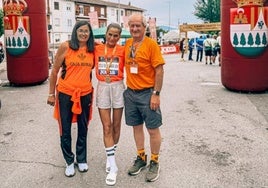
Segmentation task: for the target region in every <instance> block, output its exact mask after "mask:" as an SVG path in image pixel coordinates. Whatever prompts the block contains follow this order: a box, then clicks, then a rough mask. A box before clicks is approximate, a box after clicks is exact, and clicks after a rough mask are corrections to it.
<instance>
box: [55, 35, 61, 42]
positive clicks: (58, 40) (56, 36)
mask: <svg viewBox="0 0 268 188" xmlns="http://www.w3.org/2000/svg"><path fill="white" fill-rule="evenodd" d="M54 36H55V42H60V34H58V33H56V34H55V35H54Z"/></svg>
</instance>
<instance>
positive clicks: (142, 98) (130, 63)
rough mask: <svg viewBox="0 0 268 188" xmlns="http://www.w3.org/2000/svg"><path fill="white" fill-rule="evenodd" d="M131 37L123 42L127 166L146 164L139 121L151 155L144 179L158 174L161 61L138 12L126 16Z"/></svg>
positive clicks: (134, 169) (137, 167)
mask: <svg viewBox="0 0 268 188" xmlns="http://www.w3.org/2000/svg"><path fill="white" fill-rule="evenodd" d="M128 24H129V28H130V33H131V35H132V38H131V39H129V40H128V41H127V42H126V45H125V50H126V52H125V54H126V55H125V60H126V62H125V70H126V75H127V77H126V78H127V80H126V84H127V89H126V90H125V92H124V102H125V120H126V124H127V125H129V126H132V127H133V133H134V140H135V143H136V149H137V159H136V160H135V161H134V165H133V166H131V167H130V169H129V170H128V174H129V175H137V174H139V172H140V171H141V170H142V169H144V168H145V167H146V165H147V155H146V154H145V146H144V144H145V143H144V141H145V136H144V131H143V124H144V123H145V126H146V128H147V131H148V133H149V136H150V148H151V159H150V165H149V170H148V172H147V173H146V181H149V182H153V181H155V180H157V179H158V177H159V171H160V166H159V160H158V158H159V151H160V145H161V133H160V129H159V127H160V126H161V125H162V115H161V111H160V91H161V88H162V83H163V75H164V70H163V65H164V64H165V62H164V59H163V57H162V54H161V51H160V48H159V46H158V45H157V43H156V42H155V41H154V40H152V39H151V38H149V37H147V36H145V31H146V24H147V22H146V19H145V17H144V16H142V15H141V14H133V15H131V16H130V17H129V22H128Z"/></svg>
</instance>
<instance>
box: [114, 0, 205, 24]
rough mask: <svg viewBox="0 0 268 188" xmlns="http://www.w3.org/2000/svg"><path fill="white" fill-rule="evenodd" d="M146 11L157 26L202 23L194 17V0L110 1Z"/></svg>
mask: <svg viewBox="0 0 268 188" xmlns="http://www.w3.org/2000/svg"><path fill="white" fill-rule="evenodd" d="M110 1H111V2H116V3H118V2H120V3H121V4H128V3H129V2H131V5H132V6H136V7H139V8H143V9H146V10H147V12H146V14H147V15H148V16H150V17H156V19H157V25H158V26H159V25H166V26H169V23H170V26H171V27H175V28H177V27H178V23H185V22H187V23H189V24H190V23H202V20H199V19H197V18H196V17H195V16H194V15H193V12H194V4H195V2H196V0H110Z"/></svg>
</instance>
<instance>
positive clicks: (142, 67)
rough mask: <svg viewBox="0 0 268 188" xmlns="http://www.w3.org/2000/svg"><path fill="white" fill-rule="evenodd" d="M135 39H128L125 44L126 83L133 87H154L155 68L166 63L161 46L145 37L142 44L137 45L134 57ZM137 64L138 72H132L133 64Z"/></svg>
mask: <svg viewBox="0 0 268 188" xmlns="http://www.w3.org/2000/svg"><path fill="white" fill-rule="evenodd" d="M132 44H133V39H132V38H131V39H128V40H127V41H126V45H125V60H126V61H125V69H126V74H127V79H126V84H127V86H128V87H129V88H131V89H137V90H139V89H144V88H150V87H154V85H155V68H156V67H157V66H158V65H163V64H165V61H164V59H163V57H162V54H161V51H160V47H159V46H158V44H157V43H156V42H155V41H154V40H152V39H151V38H149V37H146V36H145V37H144V39H143V41H142V43H141V44H138V45H137V46H136V51H135V58H132V57H131V55H130V53H131V46H132ZM133 64H135V67H136V68H137V74H134V73H131V71H130V69H131V66H133Z"/></svg>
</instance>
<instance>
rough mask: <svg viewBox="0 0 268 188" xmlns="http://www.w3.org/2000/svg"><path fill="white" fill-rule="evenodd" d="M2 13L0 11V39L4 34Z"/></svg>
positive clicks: (0, 10)
mask: <svg viewBox="0 0 268 188" xmlns="http://www.w3.org/2000/svg"><path fill="white" fill-rule="evenodd" d="M3 19H4V12H3V10H2V9H0V37H1V36H2V35H3V34H4V22H3Z"/></svg>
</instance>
